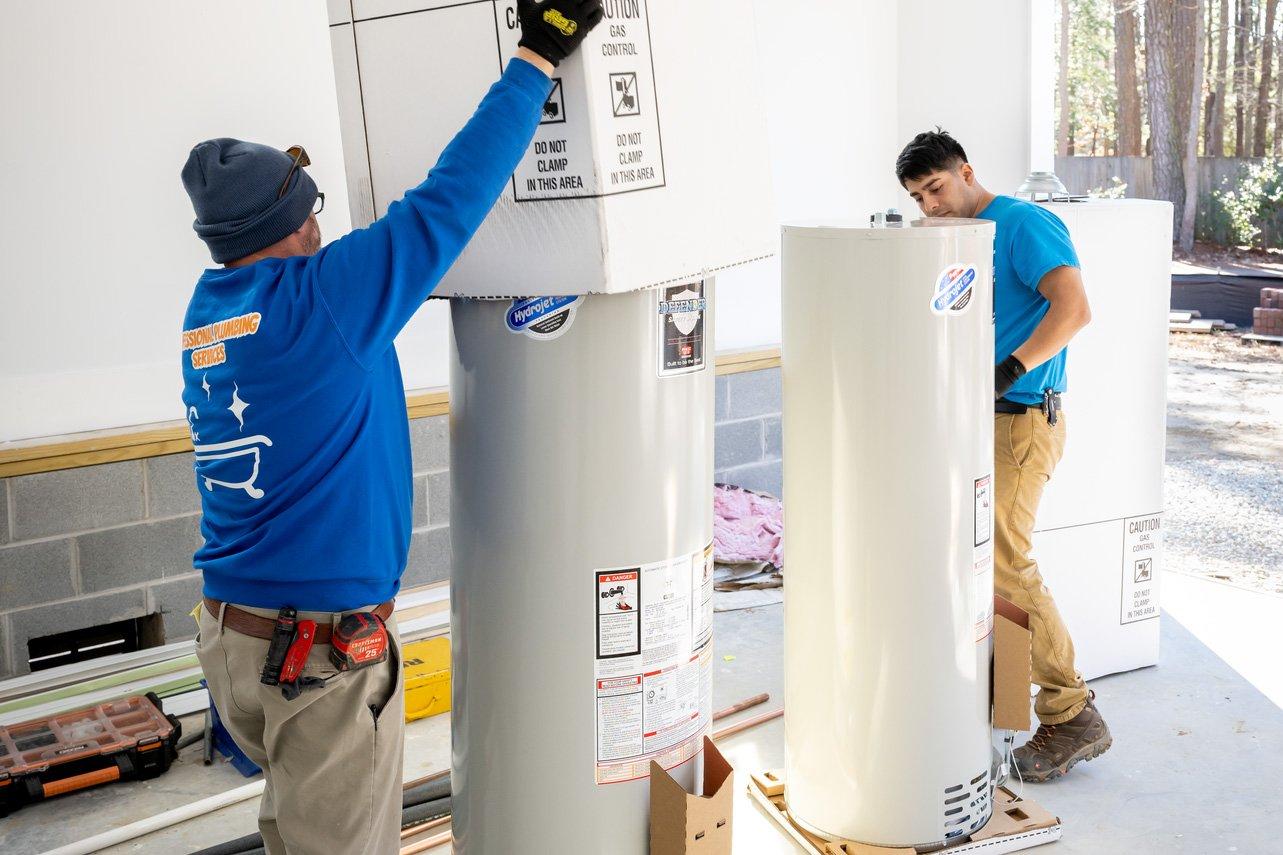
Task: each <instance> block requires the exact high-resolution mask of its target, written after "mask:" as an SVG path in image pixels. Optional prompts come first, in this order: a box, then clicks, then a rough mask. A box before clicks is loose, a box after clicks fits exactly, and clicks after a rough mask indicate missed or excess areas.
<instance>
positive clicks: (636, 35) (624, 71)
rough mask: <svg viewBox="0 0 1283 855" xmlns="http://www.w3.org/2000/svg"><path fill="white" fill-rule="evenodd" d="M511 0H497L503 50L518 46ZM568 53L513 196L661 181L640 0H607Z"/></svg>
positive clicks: (581, 192) (596, 191)
mask: <svg viewBox="0 0 1283 855" xmlns="http://www.w3.org/2000/svg"><path fill="white" fill-rule="evenodd" d="M516 6H517V4H516V2H515V0H502V2H498V3H496V4H495V23H496V29H497V30H498V33H499V37H500V41H501V43H502V46H503V56H504V57H510V56H512V54H513V53H515V52H516V49H517V42H518V40H520V38H521V24H520V20H519V18H518V16H517V11H516ZM603 10H604V12H605V19H604V20H603V21H602V22H601V24H599V25H598V26H597V27H596V28H595V29H594V30H593V31H592V32H591V33H589V34H588V37H587V38H586V39H585V40H584V44H583V46H582V47H581V48H580V55H577V56H575V57H572V58H571V59H569V60H567V62H566V63H564V64H563V66H562V69H563V71H562V74H561V75H560V76H559V77H557V78H555V79H554V84H553V90H552V93H551V94H550V95H549V97H548V100H547V101H546V102H545V103H544V109H543V117H542V121H541V122H540V124H539V127H538V129H537V130H536V132H535V138H534V141H533V142H532V143H531V145H530V148H529V150H528V151H527V152H526V156H525V157H524V158H523V159H522V161H521V163H520V164H519V165H518V166H517V169H516V171H515V172H514V173H513V176H512V178H513V184H512V189H513V196H514V198H515V199H516V201H518V202H529V201H536V200H541V199H582V198H592V197H596V196H610V195H613V194H615V193H627V192H631V191H634V190H646V189H649V188H652V187H663V186H664V154H663V150H662V140H661V137H660V128H659V103H658V98H657V97H656V93H655V72H654V67H653V65H652V60H651V47H650V22H649V18H648V15H647V9H646V2H645V0H612V2H608V3H605V4H604V5H603Z"/></svg>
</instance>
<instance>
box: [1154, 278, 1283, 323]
mask: <svg viewBox="0 0 1283 855" xmlns="http://www.w3.org/2000/svg"><path fill="white" fill-rule="evenodd" d="M1262 288H1283V276H1271V275H1269V274H1249V275H1234V274H1222V273H1183V274H1180V275H1177V274H1173V275H1172V309H1173V310H1174V311H1182V310H1186V311H1187V310H1189V309H1197V310H1198V311H1199V312H1201V313H1202V316H1203V317H1204V318H1207V319H1212V318H1219V319H1220V320H1223V321H1226V322H1228V323H1231V324H1238V325H1239V327H1240V328H1242V329H1247V328H1248V327H1250V326H1251V325H1252V309H1254V308H1256V307H1257V306H1259V305H1261V289H1262Z"/></svg>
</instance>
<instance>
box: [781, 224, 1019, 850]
mask: <svg viewBox="0 0 1283 855" xmlns="http://www.w3.org/2000/svg"><path fill="white" fill-rule="evenodd" d="M993 238H994V225H993V223H990V222H984V221H979V220H959V219H934V220H920V221H917V222H914V223H911V224H904V225H901V224H898V223H894V224H885V225H877V226H873V227H860V226H845V225H796V226H786V227H785V228H784V234H783V386H784V461H785V466H784V507H785V508H786V509H787V524H788V537H787V538H786V540H785V549H786V554H785V563H786V565H787V566H788V585H787V586H786V588H785V600H784V603H785V615H784V622H785V734H786V735H785V744H786V751H785V765H786V773H787V776H786V798H787V802H788V807H789V812H790V815H791V816H792V818H793V819H794V821H796V822H797V823H798V824H799V825H801V826H802V827H803V828H805V829H806V830H808V831H810V832H812V833H814V834H818V835H820V836H822V837H826V838H830V839H833V838H841V839H845V840H854V841H859V842H863V843H871V844H878V845H884V846H930V845H934V844H939V843H944V842H952V841H955V840H957V839H959V838H963V837H965V836H966V835H968V834H970V833H971V832H973V831H975V830H977V829H978V828H980V827H981V826H982V825H984V823H985V822H986V821H987V820H988V818H989V814H990V812H991V804H992V802H991V791H992V783H991V781H990V757H991V748H990V710H989V658H990V650H991V632H992V626H993V612H992V605H993V421H994V419H993V398H994V395H993V349H994V341H993V270H992V264H993Z"/></svg>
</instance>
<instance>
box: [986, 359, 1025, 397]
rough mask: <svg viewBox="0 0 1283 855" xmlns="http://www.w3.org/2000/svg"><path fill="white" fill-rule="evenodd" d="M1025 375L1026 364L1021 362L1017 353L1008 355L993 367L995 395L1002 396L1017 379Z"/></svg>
mask: <svg viewBox="0 0 1283 855" xmlns="http://www.w3.org/2000/svg"><path fill="white" fill-rule="evenodd" d="M1024 376H1025V366H1023V365H1021V364H1020V360H1019V359H1016V356H1015V354H1012V355H1011V356H1008V357H1007V358H1006V359H1004V360H1003V361H1002V362H1000V363H998V364H997V365H995V366H994V367H993V396H994V398H995V399H996V398H1001V397H1002V396H1003V395H1005V394H1007V393H1008V392H1009V391H1011V387H1012V386H1014V385H1016V381H1017V380H1019V379H1020V378H1021V377H1024Z"/></svg>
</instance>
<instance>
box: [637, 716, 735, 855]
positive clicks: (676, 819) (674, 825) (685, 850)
mask: <svg viewBox="0 0 1283 855" xmlns="http://www.w3.org/2000/svg"><path fill="white" fill-rule="evenodd" d="M701 792H703V795H701V796H695V795H691V794H690V793H688V792H686V790H685V789H684V788H683V787H682V785H681V784H679V783H677V782H676V781H674V780H673V778H672V776H671V775H669V774H668V773H667V772H665V771H664V768H663V767H662V766H660V765H659V764H658V763H656V762H654V761H651V764H650V855H730V853H731V829H732V827H733V826H732V825H731V808H732V806H733V804H734V795H735V770H734V769H732V768H731V764H730V763H728V762H726V758H725V757H723V756H722V752H720V751H718V750H717V746H716V745H714V744H713V740H711V739H709V738H708V737H707V736H705V737H704V786H703V789H702V791H701Z"/></svg>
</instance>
